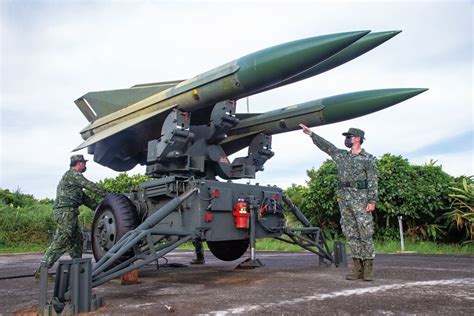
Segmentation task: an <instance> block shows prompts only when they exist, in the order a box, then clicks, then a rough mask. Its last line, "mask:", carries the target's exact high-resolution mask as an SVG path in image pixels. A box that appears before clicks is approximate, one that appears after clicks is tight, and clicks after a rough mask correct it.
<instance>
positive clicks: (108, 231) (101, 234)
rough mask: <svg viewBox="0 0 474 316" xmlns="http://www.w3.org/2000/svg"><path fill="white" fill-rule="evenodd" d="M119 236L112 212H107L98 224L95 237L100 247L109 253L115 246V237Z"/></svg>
mask: <svg viewBox="0 0 474 316" xmlns="http://www.w3.org/2000/svg"><path fill="white" fill-rule="evenodd" d="M116 236H117V231H116V225H115V217H114V214H113V213H112V211H110V210H108V209H107V210H106V211H105V212H104V213H103V214H102V216H101V217H100V219H99V221H98V223H97V231H96V232H95V237H96V239H97V241H98V244H99V246H100V247H101V248H102V249H103V250H104V251H108V250H109V249H110V248H112V246H113V245H114V244H115V237H116Z"/></svg>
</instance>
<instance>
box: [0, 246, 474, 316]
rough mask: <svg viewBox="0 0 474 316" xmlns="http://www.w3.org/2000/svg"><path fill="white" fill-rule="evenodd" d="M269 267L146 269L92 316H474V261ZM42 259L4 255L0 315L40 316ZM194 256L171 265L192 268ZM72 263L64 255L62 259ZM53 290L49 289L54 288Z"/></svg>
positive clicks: (408, 259)
mask: <svg viewBox="0 0 474 316" xmlns="http://www.w3.org/2000/svg"><path fill="white" fill-rule="evenodd" d="M257 255H258V258H259V259H260V260H262V261H263V262H264V263H265V267H263V268H258V269H254V270H235V269H234V268H235V266H236V265H237V264H238V263H239V262H241V261H242V260H243V259H245V258H246V257H243V258H241V259H240V260H237V261H233V262H223V261H219V260H217V259H215V258H214V257H213V256H212V254H211V253H209V252H206V264H205V265H202V266H191V265H190V266H186V267H181V268H173V267H163V268H160V269H159V270H157V269H156V266H154V265H149V266H147V267H145V268H144V269H142V270H140V273H139V282H140V283H139V284H136V285H126V286H125V285H120V282H119V281H118V280H113V281H111V282H109V283H106V284H104V285H102V286H100V287H98V288H96V289H94V293H96V294H97V295H99V296H102V297H103V298H104V301H105V305H104V306H103V307H101V308H100V309H99V310H97V311H96V312H95V313H91V314H92V315H167V314H173V315H229V314H245V315H326V314H328V315H414V314H416V315H473V314H474V256H446V255H417V254H393V255H390V254H381V255H378V256H377V257H376V260H375V272H376V280H375V281H373V282H364V281H347V280H345V279H344V274H345V273H346V272H347V269H346V268H336V267H319V266H318V258H317V257H316V256H315V255H313V254H311V253H308V252H301V253H280V252H258V253H257ZM40 258H41V254H24V255H0V315H1V316H3V315H10V314H35V311H36V305H37V303H38V284H37V283H34V282H33V277H21V278H13V279H5V278H7V277H11V276H21V275H24V274H31V273H32V271H33V270H34V269H35V267H36V266H37V264H38V262H39V260H40ZM192 258H193V253H192V252H191V251H175V252H172V253H171V254H169V255H168V256H167V259H168V260H169V262H170V263H182V264H187V263H188V262H189V261H190V260H191V259H192ZM65 259H67V257H65ZM50 289H51V290H52V285H50Z"/></svg>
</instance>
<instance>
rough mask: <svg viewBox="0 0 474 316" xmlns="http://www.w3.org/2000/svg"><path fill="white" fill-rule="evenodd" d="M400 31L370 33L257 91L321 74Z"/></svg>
mask: <svg viewBox="0 0 474 316" xmlns="http://www.w3.org/2000/svg"><path fill="white" fill-rule="evenodd" d="M401 32H402V31H387V32H375V33H370V34H367V35H365V36H364V37H362V38H361V39H359V40H357V41H356V42H354V43H352V44H351V45H349V46H347V47H346V48H344V49H343V50H341V51H340V52H338V53H337V54H334V55H332V56H331V57H329V58H328V59H326V60H324V61H322V62H320V63H319V64H317V65H315V66H313V67H311V68H309V69H307V70H305V71H303V72H301V73H299V74H297V75H295V76H293V77H291V78H289V79H287V80H285V81H282V82H280V83H278V84H276V85H274V86H269V87H266V88H265V89H263V90H261V91H258V92H259V93H260V92H264V91H267V90H270V89H275V88H278V87H281V86H284V85H288V84H291V83H294V82H297V81H301V80H304V79H308V78H310V77H314V76H316V75H319V74H322V73H323V72H326V71H328V70H331V69H333V68H336V67H339V66H341V65H342V64H345V63H347V62H349V61H351V60H353V59H355V58H357V57H359V56H361V55H363V54H365V53H367V52H368V51H370V50H372V49H374V48H375V47H377V46H379V45H381V44H383V43H385V42H386V41H388V40H389V39H391V38H393V37H394V36H396V35H398V34H400V33H401Z"/></svg>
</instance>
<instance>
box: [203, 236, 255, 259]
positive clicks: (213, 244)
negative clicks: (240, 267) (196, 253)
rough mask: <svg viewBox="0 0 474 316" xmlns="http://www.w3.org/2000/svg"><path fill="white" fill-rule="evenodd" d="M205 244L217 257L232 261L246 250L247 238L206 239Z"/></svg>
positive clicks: (247, 245)
mask: <svg viewBox="0 0 474 316" xmlns="http://www.w3.org/2000/svg"><path fill="white" fill-rule="evenodd" d="M207 246H208V247H209V250H210V251H211V252H212V254H213V255H214V256H215V257H216V258H217V259H220V260H223V261H233V260H236V259H239V258H240V257H242V256H243V254H244V253H245V252H246V251H247V248H248V247H249V240H248V239H242V240H223V241H208V242H207Z"/></svg>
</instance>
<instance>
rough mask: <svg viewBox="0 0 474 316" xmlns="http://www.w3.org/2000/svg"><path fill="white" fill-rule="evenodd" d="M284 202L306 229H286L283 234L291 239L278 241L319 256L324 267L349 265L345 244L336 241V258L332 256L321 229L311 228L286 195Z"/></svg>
mask: <svg viewBox="0 0 474 316" xmlns="http://www.w3.org/2000/svg"><path fill="white" fill-rule="evenodd" d="M282 198H283V201H284V202H285V204H286V205H287V206H288V207H289V208H290V211H291V212H292V213H293V214H294V215H295V216H296V218H297V219H298V221H300V222H301V223H302V224H303V226H304V227H301V228H289V227H285V228H284V231H283V233H284V234H285V235H286V236H287V237H288V238H289V239H287V238H281V237H275V238H276V239H278V240H281V241H284V242H287V243H289V244H293V245H298V246H300V247H302V248H304V249H306V250H308V251H310V252H312V253H314V254H316V255H318V256H319V264H320V265H324V264H327V263H334V265H335V266H336V267H338V266H340V265H341V264H342V265H343V266H344V265H347V260H346V253H345V247H344V244H343V243H341V242H339V241H335V242H334V256H333V255H332V254H331V250H330V249H329V246H328V244H327V242H326V239H325V238H324V235H323V234H322V231H321V228H319V227H311V223H310V222H309V220H308V219H307V218H306V217H305V216H304V214H303V213H302V212H301V211H300V210H299V209H298V207H297V206H296V205H294V204H293V202H292V201H291V200H290V198H289V197H288V196H286V195H283V197H282Z"/></svg>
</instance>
